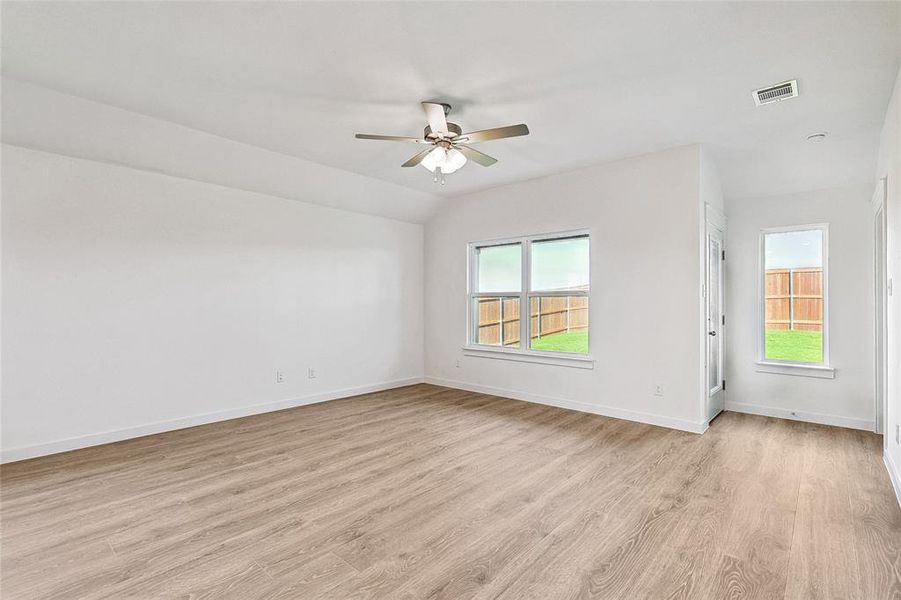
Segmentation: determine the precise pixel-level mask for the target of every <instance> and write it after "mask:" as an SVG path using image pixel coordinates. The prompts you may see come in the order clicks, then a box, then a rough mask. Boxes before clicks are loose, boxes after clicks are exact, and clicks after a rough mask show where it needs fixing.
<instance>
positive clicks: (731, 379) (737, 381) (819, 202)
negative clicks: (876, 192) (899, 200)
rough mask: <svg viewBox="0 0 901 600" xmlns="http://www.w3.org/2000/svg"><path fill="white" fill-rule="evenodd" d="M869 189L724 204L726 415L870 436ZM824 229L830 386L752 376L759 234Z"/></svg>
mask: <svg viewBox="0 0 901 600" xmlns="http://www.w3.org/2000/svg"><path fill="white" fill-rule="evenodd" d="M871 195H872V189H870V188H869V187H868V186H863V187H859V188H848V189H833V190H821V191H813V192H806V193H802V194H793V195H787V196H773V197H769V198H743V199H740V200H736V199H731V198H730V199H728V200H727V204H726V210H727V214H728V215H729V230H728V241H727V245H726V248H727V250H726V361H727V362H726V373H727V381H728V386H727V396H726V409H727V410H739V411H747V412H756V413H760V414H770V415H773V416H780V417H786V418H791V417H792V415H791V412H795V413H797V418H801V419H803V420H810V421H816V422H822V423H830V424H836V425H842V426H846V427H856V428H860V429H872V427H873V420H874V418H875V408H874V396H873V394H874V391H873V390H874V385H873V354H874V353H873V270H872V269H873V267H872V264H873V259H872V253H873V229H872V212H871V209H870V205H869V200H870V197H871ZM824 222H825V223H829V265H828V268H829V291H828V293H829V348H830V355H831V356H830V358H831V365H832V366H833V367H834V368H835V379H815V378H811V377H800V376H794V375H783V374H773V373H757V372H756V371H755V363H756V361H757V332H758V293H759V292H758V288H759V285H758V283H759V275H758V273H759V272H758V268H759V257H758V253H759V249H758V236H759V233H760V230H761V229H762V228H766V227H781V226H788V225H804V224H810V223H824Z"/></svg>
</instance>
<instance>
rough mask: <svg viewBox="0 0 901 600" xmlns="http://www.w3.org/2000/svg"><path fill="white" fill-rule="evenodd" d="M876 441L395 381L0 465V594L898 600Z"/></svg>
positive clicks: (763, 423)
mask: <svg viewBox="0 0 901 600" xmlns="http://www.w3.org/2000/svg"><path fill="white" fill-rule="evenodd" d="M879 440H880V438H878V437H876V436H875V435H872V434H869V433H865V432H859V431H852V430H847V429H838V428H831V427H824V426H817V425H810V424H804V423H798V422H791V421H783V420H778V419H772V418H765V417H756V416H750V415H742V414H737V413H724V414H723V415H721V416H720V417H719V418H717V419H716V421H714V423H713V425H712V426H711V428H710V430H709V431H708V432H707V433H706V434H704V435H703V436H698V435H693V434H689V433H683V432H678V431H672V430H667V429H662V428H658V427H653V426H650V425H641V424H637V423H631V422H627V421H620V420H616V419H608V418H604V417H598V416H593V415H587V414H583V413H578V412H570V411H566V410H561V409H557V408H551V407H546V406H539V405H534V404H527V403H522V402H516V401H513V400H507V399H503V398H498V397H493V396H485V395H481V394H475V393H470V392H464V391H459V390H450V389H447V388H440V387H435V386H429V385H418V386H412V387H407V388H402V389H397V390H391V391H386V392H380V393H375V394H368V395H365V396H359V397H356V398H350V399H346V400H340V401H334V402H327V403H324V404H318V405H314V406H308V407H303V408H297V409H292V410H286V411H281V412H277V413H269V414H265V415H259V416H254V417H248V418H244V419H237V420H233V421H227V422H223V423H217V424H213V425H207V426H203V427H195V428H192V429H185V430H181V431H175V432H170V433H165V434H161V435H155V436H150V437H145V438H140V439H136V440H130V441H127V442H120V443H117V444H110V445H107V446H101V447H96V448H89V449H85V450H79V451H75V452H69V453H66V454H60V455H56V456H51V457H45V458H40V459H35V460H30V461H24V462H20V463H14V464H10V465H6V466H4V467H3V468H2V492H0V493H2V510H0V518H2V538H0V544H2V563H0V586H2V587H0V593H2V597H3V598H4V600H13V599H28V600H32V599H38V598H65V599H67V600H68V599H82V598H117V599H120V598H238V599H242V600H245V599H246V600H251V599H255V598H334V599H341V600H344V599H351V598H391V599H407V598H446V599H452V600H460V599H465V598H479V599H488V598H505V599H516V600H520V599H528V598H534V599H541V600H552V599H553V600H556V599H565V598H605V599H623V600H626V599H628V600H632V599H637V598H648V599H654V600H663V599H670V598H686V599H688V598H690V599H704V598H710V599H716V600H720V599H724V598H841V599H859V600H877V599H883V598H899V597H901V509H899V507H898V504H897V503H896V500H895V498H894V496H893V494H892V491H891V486H890V483H889V480H888V476H887V473H886V471H885V468H884V466H883V464H882V461H881V449H880V445H879V443H880V442H879Z"/></svg>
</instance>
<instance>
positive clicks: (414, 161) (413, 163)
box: [401, 148, 434, 167]
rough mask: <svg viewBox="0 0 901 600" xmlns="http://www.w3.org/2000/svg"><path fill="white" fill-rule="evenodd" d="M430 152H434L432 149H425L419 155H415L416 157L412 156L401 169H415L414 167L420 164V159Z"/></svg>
mask: <svg viewBox="0 0 901 600" xmlns="http://www.w3.org/2000/svg"><path fill="white" fill-rule="evenodd" d="M432 150H434V148H426V149H425V150H423V151H422V152H420V153H419V154H417V155H416V156H414V157H413V158H411V159H410V160H408V161H407V162H405V163H404V164H402V165H401V166H402V167H415V166H416V165H418V164H419V163H421V162H422V159H424V158H425V157H426V156H428V155H429V152H431V151H432Z"/></svg>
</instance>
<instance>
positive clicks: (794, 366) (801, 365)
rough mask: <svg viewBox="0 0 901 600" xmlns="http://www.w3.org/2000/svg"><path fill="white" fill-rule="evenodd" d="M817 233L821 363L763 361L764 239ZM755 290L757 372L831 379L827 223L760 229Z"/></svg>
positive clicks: (833, 371) (764, 349)
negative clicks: (819, 235) (819, 237)
mask: <svg viewBox="0 0 901 600" xmlns="http://www.w3.org/2000/svg"><path fill="white" fill-rule="evenodd" d="M794 231H821V232H822V235H823V361H822V362H818V363H814V362H799V361H791V360H778V359H773V358H766V299H765V296H766V236H767V234H770V233H790V232H794ZM757 277H758V290H757V303H758V304H757V307H758V308H757V312H758V315H757V368H756V371H757V372H759V373H776V374H781V375H800V376H803V377H819V378H825V379H833V378H834V377H835V369H834V368H832V366H831V363H830V359H829V224H828V223H811V224H807V225H791V226H787V227H767V228H765V229H761V230H760V237H759V240H758V266H757Z"/></svg>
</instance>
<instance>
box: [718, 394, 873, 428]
mask: <svg viewBox="0 0 901 600" xmlns="http://www.w3.org/2000/svg"><path fill="white" fill-rule="evenodd" d="M726 410H731V411H732V412H740V413H748V414H751V415H761V416H764V417H778V418H780V419H789V420H791V421H806V422H808V423H819V424H820V425H833V426H835V427H847V428H848V429H862V430H864V431H873V430H874V428H875V427H876V423H875V422H874V421H871V420H867V419H857V418H854V417H839V416H836V415H826V414H822V413H814V412H805V411H802V410H791V409H788V408H774V407H772V406H760V405H758V404H745V403H744V402H729V401H728V400H727V401H726Z"/></svg>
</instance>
